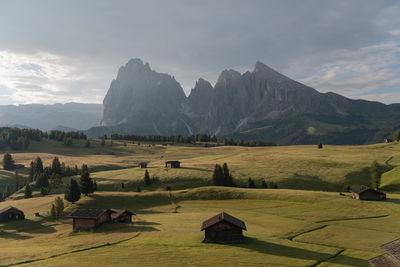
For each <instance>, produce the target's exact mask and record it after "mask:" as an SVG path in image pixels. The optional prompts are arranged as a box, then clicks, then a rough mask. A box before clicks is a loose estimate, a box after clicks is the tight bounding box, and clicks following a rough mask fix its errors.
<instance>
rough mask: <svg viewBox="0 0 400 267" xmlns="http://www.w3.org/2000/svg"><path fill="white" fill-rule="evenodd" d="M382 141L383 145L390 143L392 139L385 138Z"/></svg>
mask: <svg viewBox="0 0 400 267" xmlns="http://www.w3.org/2000/svg"><path fill="white" fill-rule="evenodd" d="M383 141H384V142H385V143H392V142H393V139H390V138H385V139H383Z"/></svg>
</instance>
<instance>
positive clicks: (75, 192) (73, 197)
mask: <svg viewBox="0 0 400 267" xmlns="http://www.w3.org/2000/svg"><path fill="white" fill-rule="evenodd" d="M80 198H81V191H80V190H79V186H78V183H77V182H76V181H75V180H74V179H71V183H70V184H69V185H68V186H67V188H66V190H65V194H64V199H65V200H67V201H69V202H71V203H72V204H74V202H76V201H78V200H79V199H80Z"/></svg>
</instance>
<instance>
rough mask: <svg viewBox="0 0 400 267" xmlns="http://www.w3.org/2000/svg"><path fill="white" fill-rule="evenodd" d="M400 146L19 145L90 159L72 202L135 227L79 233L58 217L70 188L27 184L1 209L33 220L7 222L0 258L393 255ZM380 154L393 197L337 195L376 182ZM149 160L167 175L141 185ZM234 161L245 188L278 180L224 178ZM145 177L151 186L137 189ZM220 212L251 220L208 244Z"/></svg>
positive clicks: (398, 223)
mask: <svg viewBox="0 0 400 267" xmlns="http://www.w3.org/2000/svg"><path fill="white" fill-rule="evenodd" d="M399 152H400V145H399V144H375V145H368V146H324V148H323V149H317V148H316V146H286V147H257V148H248V147H214V148H205V147H194V146H166V147H165V146H161V145H154V146H153V145H151V144H141V145H140V146H138V145H137V144H132V143H129V142H128V143H127V144H126V146H125V145H124V142H118V141H113V145H112V146H111V144H110V141H108V143H107V144H106V146H104V147H102V146H100V143H99V142H98V141H92V146H91V147H90V148H85V147H84V143H83V141H80V142H75V143H74V145H73V146H72V147H65V146H63V145H62V144H60V143H56V142H52V141H46V140H45V141H43V142H40V143H35V142H33V144H32V146H31V147H30V149H29V150H28V151H22V152H17V151H11V153H12V156H13V158H14V159H15V161H16V163H22V164H25V165H26V166H28V164H29V162H30V161H31V160H33V159H34V158H35V157H36V156H40V157H41V158H42V159H43V161H44V163H45V165H49V164H50V162H51V160H52V158H54V157H55V156H57V157H59V158H60V160H61V161H64V162H65V163H66V164H67V165H72V166H73V165H75V164H76V165H79V166H80V165H81V164H82V163H85V164H88V165H89V168H90V169H91V171H92V173H91V176H92V178H94V179H96V181H97V183H98V188H99V191H98V192H96V193H95V194H93V195H92V196H89V197H83V198H82V199H81V200H80V201H78V202H77V203H76V204H74V205H71V204H68V203H65V204H66V214H67V213H68V212H69V211H71V210H72V209H73V208H74V207H102V208H125V209H129V210H131V211H133V212H135V213H136V214H137V215H136V216H134V223H133V224H122V223H112V224H108V225H104V226H102V227H101V228H99V229H98V230H97V231H96V232H94V233H74V234H72V233H71V231H72V225H71V221H70V220H69V219H61V220H59V221H55V220H52V219H50V218H49V217H48V215H49V211H50V207H51V203H52V202H53V201H54V198H55V197H56V196H57V194H61V193H62V192H63V190H64V187H63V186H61V187H60V188H58V189H54V190H52V192H51V193H52V194H51V195H49V196H45V197H41V196H40V194H39V191H38V190H35V191H34V198H31V199H23V198H22V196H23V190H20V191H19V192H17V193H15V194H14V195H12V196H11V197H10V198H9V199H8V200H6V201H4V202H0V209H2V208H4V207H6V206H8V205H12V206H15V207H17V208H20V209H22V210H23V211H24V212H25V215H26V217H27V219H26V220H25V221H20V222H11V223H4V224H0V241H3V242H0V265H1V266H3V265H6V266H7V265H27V266H71V265H73V266H111V265H116V266H155V265H161V266H182V265H189V266H209V265H214V266H220V265H228V266H229V265H230V266H265V265H267V266H346V265H347V266H368V262H367V260H368V259H370V258H372V257H374V256H377V255H379V254H382V253H383V251H381V249H380V246H381V245H382V244H384V243H386V242H389V241H391V240H393V239H396V238H398V237H399V236H400V220H399V219H400V212H399V211H400V205H399V204H400V195H397V194H396V193H397V192H400V169H399V168H400V167H399V166H400V153H399ZM166 160H180V161H181V165H182V168H180V169H167V168H165V167H164V162H165V161H166ZM373 160H377V161H378V162H379V163H380V164H382V165H385V166H386V167H385V169H386V171H387V172H385V173H384V175H383V177H382V188H383V189H384V190H386V191H387V192H392V194H389V195H388V198H389V199H388V200H387V201H385V202H368V201H367V202H365V201H357V200H353V199H351V198H350V195H349V194H345V196H343V195H339V193H338V192H340V191H342V190H343V188H344V187H346V186H353V185H360V184H368V183H369V182H370V178H369V169H368V168H369V166H370V165H371V163H372V161H373ZM141 161H147V162H149V165H148V171H149V173H150V176H152V177H156V178H157V181H156V182H154V183H153V184H151V185H148V186H145V185H143V183H142V180H143V175H144V171H145V170H144V169H140V168H137V167H136V166H137V163H138V162H141ZM224 162H226V163H228V165H229V168H230V170H231V172H232V174H233V176H234V179H235V181H236V183H237V184H238V186H240V187H245V186H246V185H247V179H248V178H249V177H252V178H253V179H254V180H256V184H257V185H259V184H260V182H261V180H262V179H265V180H266V181H274V182H276V183H278V186H279V189H245V188H226V187H214V186H212V180H211V176H212V171H213V167H214V165H215V164H216V163H219V164H222V163H224ZM26 174H27V170H26V169H25V170H23V171H20V175H21V176H24V175H26ZM14 177H15V173H14V172H13V171H11V172H9V171H3V170H1V171H0V189H1V187H2V188H3V190H4V186H5V185H7V184H8V185H11V186H12V185H13V184H15V181H14ZM75 178H78V177H75ZM69 179H71V178H70V177H67V178H64V185H65V184H66V183H68V181H69ZM122 183H123V184H124V186H122ZM137 185H140V187H141V188H142V192H140V193H136V192H135V191H136V187H137ZM167 186H169V187H170V188H171V189H172V191H166V190H165V189H166V187H167ZM285 188H286V189H285ZM292 189H297V190H292ZM323 191H331V192H323ZM61 196H62V195H61ZM221 211H225V212H227V213H229V214H231V215H233V216H236V217H238V218H240V219H242V220H244V221H245V223H246V226H247V228H248V231H246V232H245V236H246V239H245V242H244V243H243V244H237V245H216V244H203V243H202V242H201V241H202V238H203V234H204V233H202V232H201V231H200V226H201V223H202V221H204V220H206V219H208V218H209V217H211V216H213V215H215V214H217V213H219V212H221ZM35 212H39V213H40V214H41V216H40V217H35V216H34V214H35Z"/></svg>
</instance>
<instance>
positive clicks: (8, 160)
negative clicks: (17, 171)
mask: <svg viewBox="0 0 400 267" xmlns="http://www.w3.org/2000/svg"><path fill="white" fill-rule="evenodd" d="M3 169H5V170H8V171H11V170H14V160H13V158H12V156H11V155H10V154H9V153H8V152H6V153H5V154H4V156H3Z"/></svg>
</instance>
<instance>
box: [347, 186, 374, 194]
mask: <svg viewBox="0 0 400 267" xmlns="http://www.w3.org/2000/svg"><path fill="white" fill-rule="evenodd" d="M368 189H371V188H369V187H368V186H366V185H361V186H359V187H356V188H354V189H352V190H351V192H353V193H356V194H360V193H362V192H364V191H367V190H368ZM372 190H373V189H372ZM374 191H375V190H374Z"/></svg>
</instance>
